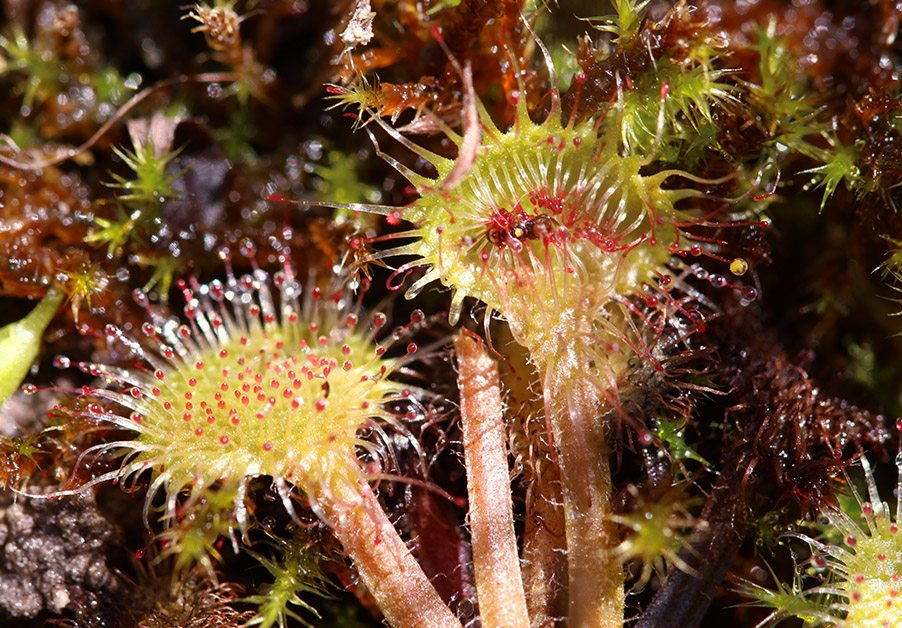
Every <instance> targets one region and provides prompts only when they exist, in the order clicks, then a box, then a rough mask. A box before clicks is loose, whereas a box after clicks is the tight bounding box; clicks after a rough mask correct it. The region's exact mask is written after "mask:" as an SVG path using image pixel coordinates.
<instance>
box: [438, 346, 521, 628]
mask: <svg viewBox="0 0 902 628" xmlns="http://www.w3.org/2000/svg"><path fill="white" fill-rule="evenodd" d="M454 348H455V350H456V351H457V366H458V375H457V382H458V386H459V388H460V415H461V424H462V427H463V444H464V459H465V463H466V468H467V494H468V496H469V502H470V531H471V537H472V541H471V543H472V548H473V567H474V571H475V575H476V592H477V595H478V598H479V614H480V618H481V620H482V625H483V626H485V627H486V628H493V627H495V626H498V627H505V628H508V627H509V628H516V627H518V626H523V627H526V626H529V615H528V613H527V608H526V595H525V593H524V591H523V579H522V575H521V573H520V561H519V559H518V557H517V538H516V535H515V533H514V515H513V504H512V501H511V490H510V471H509V470H508V464H507V447H506V443H507V435H506V430H505V425H504V415H503V408H502V403H501V386H500V383H499V377H498V365H497V364H496V363H495V361H494V360H492V358H491V357H489V355H488V353H487V352H486V350H485V347H484V346H483V345H482V343H481V342H477V341H475V340H473V339H472V338H470V337H468V336H466V335H464V334H461V335H460V336H458V337H457V340H455V342H454Z"/></svg>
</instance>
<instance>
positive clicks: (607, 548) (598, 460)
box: [545, 348, 624, 628]
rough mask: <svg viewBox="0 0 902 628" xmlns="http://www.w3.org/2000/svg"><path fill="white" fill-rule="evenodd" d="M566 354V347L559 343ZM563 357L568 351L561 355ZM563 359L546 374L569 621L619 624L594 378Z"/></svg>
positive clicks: (618, 574)
mask: <svg viewBox="0 0 902 628" xmlns="http://www.w3.org/2000/svg"><path fill="white" fill-rule="evenodd" d="M562 353H564V354H566V348H564V349H562ZM565 358H566V356H565ZM568 362H569V364H572V365H575V364H578V361H576V360H572V361H568V360H566V359H561V360H560V361H559V362H558V363H557V364H554V365H551V366H550V368H549V369H548V375H547V376H546V378H545V412H546V416H547V417H548V420H549V422H550V424H551V429H552V432H553V435H554V440H555V445H556V447H557V451H558V462H559V464H560V469H561V482H562V492H563V497H564V520H565V523H566V530H567V572H568V581H569V586H568V595H569V611H568V625H570V626H579V627H580V628H589V627H598V628H621V627H622V626H623V604H624V591H623V569H622V568H621V566H620V561H619V560H617V558H616V557H615V556H614V555H613V554H612V552H611V548H612V547H613V545H614V544H615V532H614V529H613V524H612V523H611V521H610V519H609V517H610V514H611V493H612V487H611V469H610V461H609V459H608V458H609V454H608V448H607V443H606V442H605V438H606V437H605V433H604V432H605V430H604V429H603V428H604V426H603V425H602V424H601V421H600V419H599V400H598V393H597V392H596V390H595V387H594V385H593V383H592V382H591V381H590V380H589V379H588V378H587V377H586V376H585V375H584V374H582V373H579V372H576V369H575V368H568V366H569V365H568Z"/></svg>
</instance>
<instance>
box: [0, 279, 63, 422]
mask: <svg viewBox="0 0 902 628" xmlns="http://www.w3.org/2000/svg"><path fill="white" fill-rule="evenodd" d="M62 300H63V293H62V292H61V291H59V290H58V289H56V288H51V289H50V290H48V291H47V294H46V295H44V298H43V299H41V302H40V303H38V305H37V307H35V308H34V309H33V310H32V311H31V313H30V314H28V316H26V317H25V318H23V319H22V320H19V321H16V322H15V323H10V324H9V325H6V326H5V327H3V328H0V355H2V356H3V359H2V360H0V404H2V403H3V402H4V401H6V400H7V399H8V398H9V396H10V395H12V394H13V393H14V392H15V391H16V389H17V388H18V387H19V384H21V383H22V380H23V379H24V378H25V376H26V375H27V374H28V370H29V369H30V368H31V365H32V364H34V361H35V358H37V357H38V352H39V351H40V349H41V338H42V337H43V335H44V330H45V329H47V325H49V324H50V321H51V320H52V319H53V316H54V314H56V310H57V308H58V307H59V305H60V303H61V302H62Z"/></svg>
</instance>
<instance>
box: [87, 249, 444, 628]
mask: <svg viewBox="0 0 902 628" xmlns="http://www.w3.org/2000/svg"><path fill="white" fill-rule="evenodd" d="M283 263H284V269H283V270H282V271H281V272H279V273H276V274H275V275H274V276H273V277H272V278H271V277H270V276H269V275H268V274H267V273H266V272H264V271H262V270H259V269H258V270H256V271H255V272H254V273H253V274H251V275H245V276H243V277H240V278H236V277H234V276H233V275H232V274H231V273H229V275H228V279H227V281H226V282H225V283H222V282H219V281H214V282H213V283H211V284H209V285H192V286H191V287H189V286H188V285H187V284H184V283H183V284H182V288H183V292H184V295H185V300H186V303H187V305H186V306H185V309H184V320H180V319H178V318H175V317H170V316H166V315H164V314H163V313H161V312H160V311H159V310H158V309H157V308H156V307H155V306H154V305H152V304H150V303H149V302H147V299H146V297H144V296H143V294H141V295H139V300H141V301H143V302H144V303H145V306H146V308H147V311H148V321H147V322H146V323H144V324H143V326H142V328H141V336H142V337H141V338H140V339H139V338H134V337H131V335H129V334H128V333H126V332H125V331H123V330H121V329H119V328H117V327H115V326H112V325H110V326H108V327H107V329H106V333H107V335H108V337H109V339H110V341H113V342H115V341H119V342H120V343H121V344H123V345H124V346H125V347H126V348H127V349H128V350H129V351H130V352H131V354H132V355H133V357H134V358H136V359H137V360H139V361H140V362H141V363H143V367H137V368H120V367H114V366H106V365H102V364H83V365H82V366H83V368H85V369H86V370H87V371H89V372H90V373H91V374H93V375H96V376H98V377H100V378H103V379H105V380H106V382H107V386H98V387H94V388H91V389H89V390H87V391H86V395H87V396H88V397H89V398H94V399H96V402H95V403H90V404H89V405H87V410H86V414H87V417H88V418H90V419H93V420H95V421H97V422H99V423H101V424H107V425H114V426H116V427H119V428H122V429H124V430H127V431H129V432H131V433H132V434H133V437H131V438H128V439H122V440H118V441H115V442H110V443H104V444H101V445H97V446H95V447H92V448H90V449H88V450H87V451H86V452H85V453H86V455H92V454H95V455H100V454H106V453H112V454H114V455H116V456H119V457H121V458H122V460H123V462H122V465H121V467H120V468H119V469H117V470H115V471H112V472H109V473H106V474H103V475H100V476H99V477H96V478H95V479H93V480H92V481H91V482H90V483H88V485H87V486H91V485H95V484H97V483H100V482H104V481H108V480H116V481H122V482H124V483H125V482H128V481H129V480H130V479H136V478H137V476H139V475H141V474H143V473H144V472H145V471H150V473H151V482H150V487H149V490H148V493H147V498H146V502H145V508H144V514H145V518H149V517H150V514H151V505H152V502H153V500H154V498H155V496H156V495H157V494H158V493H159V492H161V491H162V492H163V493H165V498H166V499H165V503H166V512H167V517H168V519H169V520H170V521H176V520H177V518H176V507H177V505H178V503H179V502H180V500H181V499H182V498H183V497H185V496H186V495H187V496H188V497H190V496H194V495H197V494H198V493H200V492H202V491H207V490H215V491H216V492H217V494H218V495H219V496H220V500H221V498H222V497H223V493H224V492H230V494H231V501H232V503H233V508H234V511H235V513H236V519H237V523H238V527H239V528H240V529H241V531H242V532H244V531H246V530H247V529H248V527H249V525H250V523H251V522H250V521H249V517H250V515H249V513H248V510H247V508H246V506H245V492H246V486H247V482H248V480H250V479H252V478H255V477H259V476H269V477H271V478H273V481H274V485H275V487H276V489H277V491H278V493H279V494H280V496H281V498H282V501H283V503H284V505H285V508H286V509H287V510H288V511H289V513H290V514H291V515H292V516H294V509H293V505H292V499H291V494H290V491H291V489H290V485H294V486H297V487H299V488H300V489H302V490H303V491H304V493H305V494H306V497H307V499H308V500H309V502H310V506H311V507H312V508H313V510H314V511H315V512H316V513H317V514H318V515H319V516H320V517H321V518H322V519H323V521H324V522H326V523H327V524H328V525H329V526H330V528H331V529H332V530H333V532H334V533H335V535H336V536H337V537H338V539H339V540H340V541H341V543H342V545H343V546H344V550H345V552H346V553H347V554H348V555H349V556H350V557H351V558H352V560H353V561H354V562H355V566H356V567H357V569H358V571H359V572H360V574H361V576H362V578H363V581H364V583H365V584H366V586H367V588H368V589H369V590H370V591H371V592H372V594H373V595H374V597H375V598H376V600H377V602H378V603H379V605H380V608H381V609H382V611H383V612H384V613H385V615H386V618H387V619H388V620H389V622H390V623H391V624H392V625H395V626H415V625H419V626H438V625H442V626H449V625H455V624H457V623H458V622H457V619H456V618H455V617H454V615H453V614H452V613H451V612H450V610H449V609H448V608H447V606H445V604H444V603H443V602H442V600H441V599H440V598H439V596H438V594H437V593H436V591H435V589H434V588H433V587H432V585H431V584H430V582H429V581H428V579H427V578H426V576H425V575H424V573H423V571H422V569H421V568H420V567H419V565H418V564H417V562H416V561H415V560H414V558H413V557H412V556H411V554H410V552H409V550H408V548H407V546H406V545H405V543H404V541H403V540H402V539H401V538H400V536H399V535H398V533H397V532H396V531H395V528H394V527H393V525H392V524H391V522H390V521H389V520H388V517H387V516H386V514H385V512H384V511H383V510H382V508H381V506H380V505H379V502H378V501H377V499H376V496H375V495H374V493H373V491H372V489H371V488H370V485H369V481H368V476H367V475H366V474H365V473H364V471H363V469H362V462H361V460H360V459H359V457H358V453H357V452H358V450H364V451H367V452H369V454H371V455H372V457H373V458H374V459H375V460H376V461H377V462H378V460H380V459H381V456H382V454H383V453H384V451H382V446H381V445H377V444H374V443H373V442H371V441H367V440H364V439H363V438H361V437H360V436H359V435H358V432H359V431H360V430H362V429H363V428H365V427H367V426H376V427H377V430H376V431H377V432H380V433H381V431H382V430H383V429H385V428H392V427H398V422H397V419H396V416H395V414H394V413H393V412H392V411H391V410H390V409H389V406H390V405H392V404H399V403H400V404H405V403H408V401H409V400H411V390H410V389H409V388H407V387H406V386H404V385H403V384H401V383H399V382H396V381H394V380H393V379H391V376H392V375H394V374H395V373H396V372H397V371H398V369H399V368H401V367H402V365H404V364H405V363H406V362H408V361H409V360H410V359H412V357H413V355H414V353H415V352H416V350H417V347H416V345H415V344H413V343H410V344H408V345H407V347H406V349H405V351H403V352H402V354H401V356H400V357H389V356H388V355H387V354H386V351H387V350H388V347H385V346H380V345H378V344H377V343H376V342H375V340H374V337H375V336H376V334H377V332H378V330H379V328H380V327H382V326H383V325H385V324H386V322H387V321H386V316H385V315H384V314H381V313H376V314H373V315H372V316H371V317H369V319H367V320H362V319H361V318H360V314H359V312H358V307H357V306H355V305H354V302H353V301H352V300H351V297H352V295H350V294H349V293H347V292H346V291H344V290H342V289H339V290H338V291H336V292H335V293H330V292H327V291H324V290H322V289H320V288H316V287H314V288H312V289H308V290H304V289H302V287H301V285H300V283H299V282H298V281H297V279H296V278H295V276H294V272H293V270H292V267H291V265H290V264H289V263H287V262H284V261H283ZM271 284H274V286H275V290H276V292H277V293H278V297H276V296H275V295H274V294H273V292H272V290H271ZM413 320H414V322H416V320H417V316H416V315H415V316H414V317H413ZM380 425H381V426H382V427H379V426H380ZM385 446H387V445H385ZM84 488H85V487H82V488H80V489H78V490H84Z"/></svg>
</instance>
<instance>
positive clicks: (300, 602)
mask: <svg viewBox="0 0 902 628" xmlns="http://www.w3.org/2000/svg"><path fill="white" fill-rule="evenodd" d="M269 544H270V545H271V546H272V549H274V550H275V551H276V553H277V554H278V556H277V557H276V558H269V557H266V556H264V555H262V554H260V553H258V552H254V551H249V552H248V553H249V554H251V555H252V556H253V557H254V558H256V559H257V560H258V561H259V562H260V564H261V565H263V566H264V567H265V568H266V570H267V571H269V573H270V575H271V576H272V578H273V582H272V583H271V584H267V585H266V586H264V587H263V590H262V591H260V593H258V594H257V595H252V596H250V597H248V598H245V599H244V601H245V602H250V603H251V604H256V605H257V607H258V608H257V614H256V615H255V616H254V617H253V618H252V619H251V620H250V621H249V622H248V623H247V625H248V626H262V628H269V627H270V626H274V625H276V624H278V625H279V626H280V627H283V628H284V626H287V625H288V619H289V618H291V619H294V620H295V621H297V622H300V623H301V624H303V625H305V626H308V625H310V624H309V623H308V622H307V621H306V620H305V619H304V618H303V617H302V616H301V615H299V614H298V613H296V612H295V611H293V610H291V609H290V608H289V606H296V607H298V608H300V609H302V610H305V611H307V612H308V613H309V614H311V615H313V616H315V617H319V614H318V613H317V612H316V609H315V608H314V607H313V606H311V605H310V604H309V603H308V602H307V601H305V599H304V598H302V597H301V596H302V595H306V596H311V595H314V596H319V597H322V596H325V595H326V589H325V577H324V575H323V573H322V572H321V571H320V569H319V567H318V566H317V564H316V550H315V548H314V547H313V546H312V544H311V543H310V542H309V541H307V540H306V539H305V538H304V535H303V534H301V533H298V534H296V535H295V537H294V538H291V539H289V540H283V539H278V538H275V537H273V538H272V540H271V541H270V543H269Z"/></svg>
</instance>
